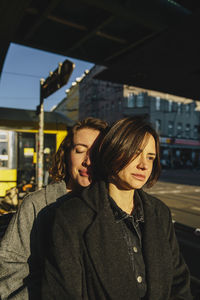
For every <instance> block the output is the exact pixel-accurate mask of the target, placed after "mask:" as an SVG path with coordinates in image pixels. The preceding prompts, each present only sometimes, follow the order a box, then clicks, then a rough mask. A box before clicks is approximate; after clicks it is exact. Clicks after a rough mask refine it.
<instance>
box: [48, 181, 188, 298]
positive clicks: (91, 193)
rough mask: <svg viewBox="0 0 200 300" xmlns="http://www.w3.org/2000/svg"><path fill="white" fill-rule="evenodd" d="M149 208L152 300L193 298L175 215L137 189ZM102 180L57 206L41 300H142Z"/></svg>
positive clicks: (146, 235)
mask: <svg viewBox="0 0 200 300" xmlns="http://www.w3.org/2000/svg"><path fill="white" fill-rule="evenodd" d="M137 192H138V193H139V194H140V197H141V199H142V201H143V205H144V216H145V222H144V225H143V229H142V237H143V255H144V261H145V266H146V280H147V289H148V291H147V296H146V297H145V299H148V300H168V299H174V300H175V299H176V300H178V299H185V300H190V299H192V297H191V294H190V288H189V273H188V269H187V267H186V265H185V263H184V261H183V259H182V257H181V255H180V252H179V248H178V245H177V240H176V237H175V233H174V228H173V223H172V219H171V215H170V211H169V209H168V207H167V206H166V205H164V204H163V203H162V202H161V201H160V200H158V199H156V198H154V197H152V196H150V195H148V194H146V193H145V192H143V191H142V190H138V191H137ZM107 193H108V192H107V189H106V185H105V183H104V182H99V183H95V184H93V185H91V186H90V187H89V188H86V189H85V190H84V191H83V193H82V195H81V196H79V197H78V196H71V197H70V196H66V200H65V201H63V203H62V204H61V205H58V207H57V208H56V214H55V221H54V225H53V230H52V234H51V238H50V240H49V246H48V253H47V256H46V260H45V274H44V277H43V282H42V299H45V300H49V299H58V300H62V299H63V300H64V299H74V300H75V299H76V300H78V299H90V300H95V299H97V300H109V299H113V300H122V299H126V300H129V299H130V300H138V299H139V296H138V294H137V288H136V281H135V278H134V275H133V272H132V269H131V265H130V263H129V257H128V253H127V246H126V244H125V242H124V239H123V236H122V232H121V229H120V226H118V225H119V224H117V223H116V222H115V221H114V216H113V213H112V210H111V208H110V205H109V201H108V194H107Z"/></svg>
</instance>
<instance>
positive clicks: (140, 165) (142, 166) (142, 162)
mask: <svg viewBox="0 0 200 300" xmlns="http://www.w3.org/2000/svg"><path fill="white" fill-rule="evenodd" d="M137 167H138V169H141V170H144V171H145V170H147V169H148V163H147V159H146V158H145V157H143V156H142V155H141V156H140V159H139V162H138V165H137Z"/></svg>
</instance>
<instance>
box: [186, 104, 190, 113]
mask: <svg viewBox="0 0 200 300" xmlns="http://www.w3.org/2000/svg"><path fill="white" fill-rule="evenodd" d="M185 111H186V112H187V113H189V112H190V104H186V105H185Z"/></svg>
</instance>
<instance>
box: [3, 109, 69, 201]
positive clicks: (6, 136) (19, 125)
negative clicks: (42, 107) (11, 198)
mask: <svg viewBox="0 0 200 300" xmlns="http://www.w3.org/2000/svg"><path fill="white" fill-rule="evenodd" d="M70 126H72V121H70V120H69V119H68V118H67V117H65V116H64V115H62V114H60V113H57V112H45V114H44V156H47V155H49V154H52V153H53V152H55V151H56V150H57V149H58V147H59V145H60V143H61V142H62V140H63V138H64V137H65V136H66V134H67V128H68V127H70ZM37 141H38V116H37V115H36V112H35V111H33V110H24V109H12V108H0V197H4V196H5V194H6V191H7V190H8V189H10V188H12V187H15V186H16V185H17V184H18V183H20V182H21V181H22V180H24V179H25V180H27V181H28V180H29V178H31V177H32V176H35V171H36V160H37V159H36V158H37V155H36V145H37ZM44 161H45V159H44ZM44 167H45V164H44Z"/></svg>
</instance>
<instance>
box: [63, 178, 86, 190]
mask: <svg viewBox="0 0 200 300" xmlns="http://www.w3.org/2000/svg"><path fill="white" fill-rule="evenodd" d="M66 189H67V192H68V193H69V192H76V193H80V192H81V190H82V189H83V187H82V186H80V185H79V184H75V183H73V182H72V181H70V180H69V181H68V182H67V183H66Z"/></svg>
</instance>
